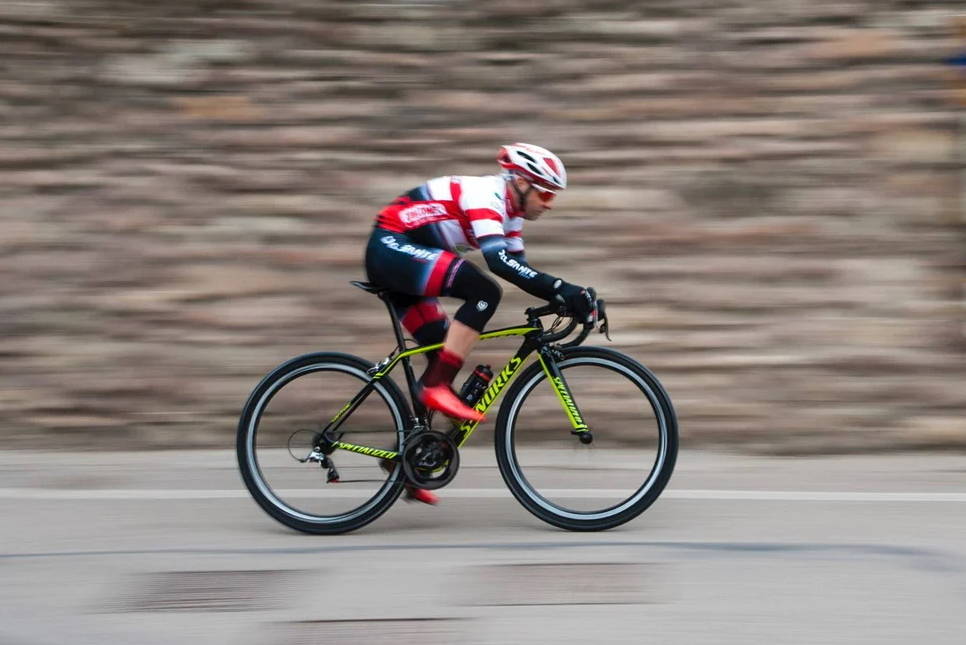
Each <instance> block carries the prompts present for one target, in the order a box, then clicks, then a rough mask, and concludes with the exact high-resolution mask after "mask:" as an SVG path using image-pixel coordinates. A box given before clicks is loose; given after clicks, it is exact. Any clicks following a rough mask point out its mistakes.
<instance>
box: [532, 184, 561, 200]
mask: <svg viewBox="0 0 966 645" xmlns="http://www.w3.org/2000/svg"><path fill="white" fill-rule="evenodd" d="M530 188H532V189H533V192H535V193H536V194H537V197H539V198H540V201H542V202H544V203H547V202H551V201H553V198H554V197H556V196H557V193H555V192H554V191H552V190H546V189H544V188H541V187H540V186H537V185H536V184H530Z"/></svg>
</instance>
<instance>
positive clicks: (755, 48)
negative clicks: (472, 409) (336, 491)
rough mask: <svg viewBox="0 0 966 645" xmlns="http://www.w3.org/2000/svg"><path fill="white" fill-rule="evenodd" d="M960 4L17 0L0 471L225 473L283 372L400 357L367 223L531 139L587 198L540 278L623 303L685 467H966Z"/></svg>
mask: <svg viewBox="0 0 966 645" xmlns="http://www.w3.org/2000/svg"><path fill="white" fill-rule="evenodd" d="M957 9H958V10H959V11H960V13H962V10H963V9H964V7H963V5H962V4H960V3H956V2H948V1H945V2H943V1H934V2H918V1H902V0H851V1H843V0H815V1H811V2H804V1H799V0H795V1H792V0H768V1H765V0H653V1H648V2H631V1H629V0H619V1H604V0H583V1H578V0H545V1H543V2H538V3H525V2H519V1H513V2H510V1H506V0H490V1H473V2H469V1H462V0H460V1H445V0H437V1H431V0H425V1H423V2H401V1H396V2H393V1H384V2H380V3H369V2H348V1H346V2H334V1H331V0H280V1H274V2H269V1H267V0H251V1H244V0H218V1H215V0H191V1H187V0H168V1H167V2H143V1H140V2H135V1H130V0H117V1H112V0H36V1H34V0H20V1H18V0H5V1H4V2H2V3H0V226H2V230H0V271H2V276H3V279H2V282H0V289H2V298H0V360H2V365H3V371H2V381H0V405H2V410H3V431H2V435H0V446H2V447H3V448H18V447H37V448H44V447H47V448H52V449H53V448H56V449H86V448H91V447H95V448H98V449H103V448H137V447H145V448H153V447H190V446H219V447H223V448H226V449H227V448H231V446H232V445H233V434H234V425H235V423H236V418H237V414H238V412H239V410H240V408H241V405H242V403H243V402H244V400H245V398H246V396H247V395H248V392H249V391H250V389H251V388H252V387H253V386H254V385H255V383H256V382H257V380H258V379H259V378H260V377H261V376H262V375H263V374H264V373H265V372H267V371H268V370H269V369H271V368H272V367H273V366H275V365H276V364H278V363H280V362H281V361H283V360H284V359H286V358H288V357H289V356H291V355H294V354H297V353H302V352H308V351H315V350H321V349H337V350H341V351H348V352H351V353H356V354H360V355H363V356H365V357H367V358H370V359H378V358H380V357H381V356H382V355H384V354H385V353H386V352H387V351H388V350H389V348H390V345H391V342H390V336H389V328H388V324H387V321H388V319H387V317H386V314H385V310H384V309H383V308H382V305H381V303H379V302H378V301H377V300H376V299H375V298H373V297H372V296H369V295H367V294H364V293H363V292H361V291H359V290H356V289H354V288H352V287H350V286H349V284H348V281H349V280H352V279H360V278H363V271H362V267H361V257H362V249H363V243H364V240H365V238H366V237H367V235H368V233H369V229H370V226H371V222H372V218H373V215H374V213H375V212H376V210H377V209H378V208H379V207H380V206H381V205H382V204H384V203H385V202H387V201H389V200H390V199H392V198H393V197H394V196H395V195H397V194H399V193H400V192H402V191H404V190H407V189H409V188H411V187H412V186H414V185H416V184H418V183H419V182H421V181H423V180H424V179H426V178H429V177H432V176H436V175H440V174H449V173H454V174H485V173H490V172H494V171H495V169H496V166H495V164H494V161H493V159H494V155H495V153H496V150H497V148H498V146H499V145H500V144H502V143H507V142H512V141H517V140H522V141H528V142H532V143H536V144H539V145H543V146H546V147H548V148H550V149H552V150H554V151H555V152H557V153H559V154H560V156H561V157H562V158H563V159H564V160H565V162H566V163H567V164H568V168H569V170H570V176H571V182H572V186H573V187H572V189H571V190H569V191H568V192H567V193H566V194H565V195H564V196H562V197H561V198H560V199H559V200H558V204H557V207H556V209H555V210H554V212H553V213H551V214H550V215H548V216H547V217H546V218H544V219H543V220H541V221H540V222H538V223H530V224H529V225H528V228H527V230H526V239H527V242H528V253H529V257H530V259H531V261H532V262H533V263H534V264H535V265H536V266H537V267H540V268H544V269H545V270H547V271H550V272H552V273H555V274H560V275H562V276H564V277H565V278H566V279H568V280H571V281H574V282H578V283H584V284H591V285H594V286H596V287H598V288H599V290H600V291H601V294H602V295H603V296H604V297H605V298H606V299H607V300H608V302H609V305H610V313H611V318H612V326H613V330H614V331H613V338H614V344H613V346H615V347H617V348H620V349H622V350H624V351H627V352H629V353H630V354H632V355H634V356H636V357H637V358H638V359H639V360H641V361H642V362H644V363H645V364H647V365H648V366H649V367H651V368H652V369H653V370H654V371H655V372H657V374H658V375H659V376H660V377H661V378H662V380H663V381H664V382H665V384H666V386H667V387H668V389H669V391H670V393H671V395H672V397H673V399H674V401H675V403H676V405H677V408H678V413H679V416H680V422H681V430H682V436H683V439H684V441H685V442H686V443H685V445H686V446H702V445H722V444H727V445H730V446H734V447H736V448H738V449H742V450H760V451H777V452H785V453H794V452H826V451H830V452H842V451H865V450H886V449H896V448H956V449H959V450H962V449H964V448H966V414H964V413H966V360H964V358H966V335H964V334H966V308H964V296H963V294H964V284H966V245H964V241H966V240H964V225H966V216H964V202H963V199H964V197H963V195H964V185H963V171H964V164H963V162H964V145H966V144H964V137H966V131H964V128H963V122H964V121H963V119H964V117H963V108H964V103H963V94H964V92H963V90H962V89H957V88H962V86H963V77H962V75H961V73H959V72H957V71H956V70H955V69H954V68H953V67H950V66H948V65H945V64H944V61H945V60H947V59H949V58H950V57H954V56H956V55H957V53H959V52H962V51H963V50H966V44H964V43H966V40H964V39H963V37H962V35H961V34H960V33H958V32H957V29H958V26H957V25H958V23H957V20H958V19H959V18H957V15H956V10H957ZM957 74H960V76H958V77H957ZM957 83H958V85H957ZM475 257H476V259H477V261H481V260H480V258H479V256H478V255H477V256H475ZM506 292H507V295H506V297H505V299H504V305H503V306H502V307H501V311H500V312H498V314H497V316H496V317H495V319H494V321H493V325H494V326H502V325H508V324H514V323H516V322H518V321H520V320H521V312H522V308H523V307H525V306H528V305H529V304H531V301H529V300H528V298H527V297H526V296H525V295H524V294H522V293H520V292H518V291H516V290H515V289H514V288H513V287H510V286H509V285H508V286H507V288H506ZM593 342H595V343H596V342H598V341H597V340H596V339H595V340H594V341H593ZM600 342H601V343H605V342H606V341H603V339H601V340H600ZM512 346H513V343H511V342H506V343H502V344H501V343H497V344H496V345H495V347H496V349H497V350H498V351H480V352H478V354H477V356H478V357H480V358H481V359H483V360H490V361H492V362H494V363H497V362H499V361H500V360H501V357H502V356H503V355H504V354H505V353H506V352H508V351H509V350H510V349H511V348H512ZM475 362H476V361H475V360H473V361H471V364H472V363H475Z"/></svg>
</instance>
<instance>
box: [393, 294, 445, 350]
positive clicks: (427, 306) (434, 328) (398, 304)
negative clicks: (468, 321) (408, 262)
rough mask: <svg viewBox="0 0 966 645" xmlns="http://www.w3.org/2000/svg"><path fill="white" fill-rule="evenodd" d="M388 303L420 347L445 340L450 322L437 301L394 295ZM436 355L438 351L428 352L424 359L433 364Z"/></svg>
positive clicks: (420, 297)
mask: <svg viewBox="0 0 966 645" xmlns="http://www.w3.org/2000/svg"><path fill="white" fill-rule="evenodd" d="M389 301H390V303H391V304H392V308H393V311H394V312H395V313H396V316H397V317H398V318H399V321H400V322H401V323H402V326H403V327H404V328H405V329H406V331H408V332H409V335H410V336H412V337H413V338H415V339H416V342H417V343H419V344H420V345H435V344H436V343H441V342H443V339H445V338H446V330H447V329H449V324H450V322H449V318H448V317H447V316H446V312H445V311H443V308H442V307H441V306H440V304H439V299H437V298H426V297H423V296H411V295H408V294H404V293H394V294H393V295H392V296H391V297H390V300H389ZM438 355H439V351H434V352H429V353H427V354H426V358H427V360H429V361H430V362H433V361H434V360H436V358H437V356H438Z"/></svg>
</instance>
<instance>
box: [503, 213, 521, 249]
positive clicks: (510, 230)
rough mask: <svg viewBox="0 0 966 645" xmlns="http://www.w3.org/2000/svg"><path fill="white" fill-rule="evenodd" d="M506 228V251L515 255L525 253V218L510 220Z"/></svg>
mask: <svg viewBox="0 0 966 645" xmlns="http://www.w3.org/2000/svg"><path fill="white" fill-rule="evenodd" d="M504 228H505V229H506V250H507V251H509V252H510V253H513V254H518V253H523V251H524V248H523V218H522V217H511V218H509V219H508V220H507V223H506V226H505V227H504Z"/></svg>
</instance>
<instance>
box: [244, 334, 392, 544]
mask: <svg viewBox="0 0 966 645" xmlns="http://www.w3.org/2000/svg"><path fill="white" fill-rule="evenodd" d="M369 367H371V363H368V362H366V361H365V360H363V359H361V358H358V357H356V356H350V355H348V354H337V353H319V354H308V355H305V356H300V357H298V358H294V359H292V360H291V361H288V362H287V363H285V364H283V365H281V366H279V367H278V368H276V369H275V370H274V371H273V372H272V373H271V374H269V375H268V376H266V377H265V379H263V380H262V382H261V383H259V385H258V386H257V387H256V388H255V390H254V391H253V392H252V394H251V396H250V397H249V399H248V402H247V403H246V404H245V407H244V409H243V411H242V415H241V419H240V420H239V423H238V438H237V445H236V450H237V454H238V466H239V468H240V470H241V473H242V478H243V479H244V481H245V485H246V486H247V487H248V490H249V492H250V493H251V494H252V497H253V498H254V499H255V501H256V502H258V504H259V506H261V507H262V509H264V510H265V512H267V513H268V514H269V515H271V516H272V517H273V518H275V519H276V520H278V521H279V522H281V523H282V524H285V525H286V526H288V527H291V528H293V529H296V530H299V531H304V532H307V533H344V532H346V531H351V530H354V529H357V528H359V527H361V526H364V525H366V524H368V523H369V522H371V521H373V520H374V519H376V518H377V517H379V516H380V515H382V513H384V512H385V511H386V509H388V508H389V507H390V506H391V505H392V503H393V502H394V501H396V499H397V498H398V497H399V494H400V492H401V491H402V488H403V483H404V481H403V480H404V476H403V472H402V467H401V466H400V465H399V464H398V463H397V464H395V465H394V466H393V467H391V468H389V472H387V471H386V470H384V469H383V468H382V467H381V465H380V460H379V459H378V458H376V457H372V456H368V455H364V454H357V453H354V452H348V451H344V450H336V451H335V452H333V453H332V454H331V455H329V456H327V458H326V459H327V460H328V461H329V463H330V464H332V465H334V466H335V467H336V469H337V471H338V474H339V481H338V482H329V481H328V477H327V475H328V473H329V469H328V464H326V463H320V462H319V461H318V457H316V458H315V459H308V460H306V461H300V460H304V459H306V458H307V457H309V455H310V454H311V453H312V451H313V438H314V437H315V436H316V434H317V433H318V432H320V431H321V430H322V428H324V427H325V426H326V424H328V423H329V421H331V420H332V419H333V417H335V416H336V415H337V414H339V412H340V411H341V410H343V408H344V406H345V405H346V404H347V403H349V401H351V400H352V398H353V397H354V396H355V395H356V394H357V393H358V392H359V391H360V390H362V388H363V386H364V385H365V384H366V383H367V382H368V381H369V378H370V377H369V375H368V374H367V372H366V370H367V369H368V368H369ZM408 419H409V408H408V406H407V405H406V403H405V399H403V397H402V394H401V393H400V392H399V389H398V388H397V387H396V385H395V384H394V383H393V382H392V380H390V379H388V378H384V379H381V380H380V381H379V382H378V383H377V384H376V385H375V387H374V389H373V391H372V392H371V393H370V394H369V396H368V397H367V398H366V399H365V400H364V401H363V402H362V403H361V404H360V405H359V407H358V408H357V409H356V410H354V411H353V412H352V414H351V415H349V417H347V418H346V419H345V420H344V421H343V423H342V425H341V426H340V428H339V432H340V433H343V436H342V440H343V441H345V442H348V443H352V444H357V445H362V446H368V447H372V448H378V449H383V450H392V451H395V452H398V451H400V450H401V447H402V445H403V435H404V432H405V427H406V422H407V420H408Z"/></svg>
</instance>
